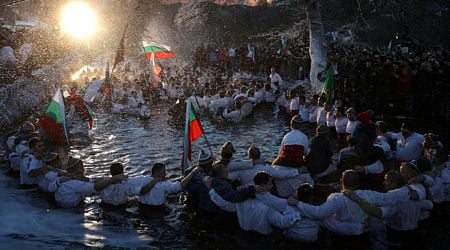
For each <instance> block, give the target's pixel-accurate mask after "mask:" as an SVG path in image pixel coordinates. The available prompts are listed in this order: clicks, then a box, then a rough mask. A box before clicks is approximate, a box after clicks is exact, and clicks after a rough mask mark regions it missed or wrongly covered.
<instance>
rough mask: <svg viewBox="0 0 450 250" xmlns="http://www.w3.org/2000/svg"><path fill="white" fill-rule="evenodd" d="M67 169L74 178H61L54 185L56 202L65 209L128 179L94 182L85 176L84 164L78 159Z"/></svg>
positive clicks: (115, 178)
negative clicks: (87, 196)
mask: <svg viewBox="0 0 450 250" xmlns="http://www.w3.org/2000/svg"><path fill="white" fill-rule="evenodd" d="M66 169H67V171H68V172H69V173H71V174H72V177H70V178H68V177H61V178H58V179H57V180H56V182H55V183H54V184H55V185H54V186H55V190H56V192H55V201H56V203H57V204H58V205H59V206H60V207H63V208H71V207H76V206H77V205H78V204H79V203H80V202H81V201H83V200H84V198H85V196H86V195H90V194H93V193H95V192H98V191H101V190H102V189H104V188H106V187H108V186H109V185H111V184H116V183H121V182H122V181H123V180H125V179H126V176H124V175H115V176H113V177H111V178H106V179H102V180H99V181H95V182H93V181H91V180H90V179H88V178H86V177H85V176H84V167H83V162H82V161H81V160H80V159H76V158H71V159H69V162H68V163H67V168H66Z"/></svg>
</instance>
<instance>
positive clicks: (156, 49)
mask: <svg viewBox="0 0 450 250" xmlns="http://www.w3.org/2000/svg"><path fill="white" fill-rule="evenodd" d="M142 44H143V46H144V52H145V58H147V59H150V58H151V57H152V53H154V54H155V55H154V56H155V58H172V57H175V53H174V52H173V51H170V47H169V46H167V45H162V44H157V43H154V42H149V43H148V42H145V41H144V42H142Z"/></svg>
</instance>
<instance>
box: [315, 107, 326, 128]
mask: <svg viewBox="0 0 450 250" xmlns="http://www.w3.org/2000/svg"><path fill="white" fill-rule="evenodd" d="M321 123H325V124H326V123H327V111H326V110H325V108H324V107H319V108H318V109H317V124H321Z"/></svg>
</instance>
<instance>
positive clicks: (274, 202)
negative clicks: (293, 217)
mask: <svg viewBox="0 0 450 250" xmlns="http://www.w3.org/2000/svg"><path fill="white" fill-rule="evenodd" d="M256 199H257V200H259V201H260V202H262V203H264V204H265V205H266V206H269V207H271V208H273V209H275V210H277V211H278V212H280V213H285V212H287V211H286V210H287V209H288V207H289V204H288V202H287V200H286V199H283V198H280V197H277V196H275V195H273V194H271V193H269V192H264V193H257V194H256Z"/></svg>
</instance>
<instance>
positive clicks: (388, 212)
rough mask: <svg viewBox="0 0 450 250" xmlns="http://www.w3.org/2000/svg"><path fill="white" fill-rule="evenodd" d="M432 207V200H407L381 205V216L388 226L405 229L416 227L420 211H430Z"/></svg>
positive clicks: (399, 229)
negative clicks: (391, 204)
mask: <svg viewBox="0 0 450 250" xmlns="http://www.w3.org/2000/svg"><path fill="white" fill-rule="evenodd" d="M432 208H433V202H431V201H429V200H419V201H412V200H408V201H406V202H402V203H397V204H396V205H394V206H389V207H382V208H381V211H382V218H386V222H387V226H388V227H390V228H392V229H395V230H398V231H406V230H414V229H416V228H417V223H418V222H419V219H420V215H421V213H422V211H423V210H427V211H430V210H431V209H432Z"/></svg>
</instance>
